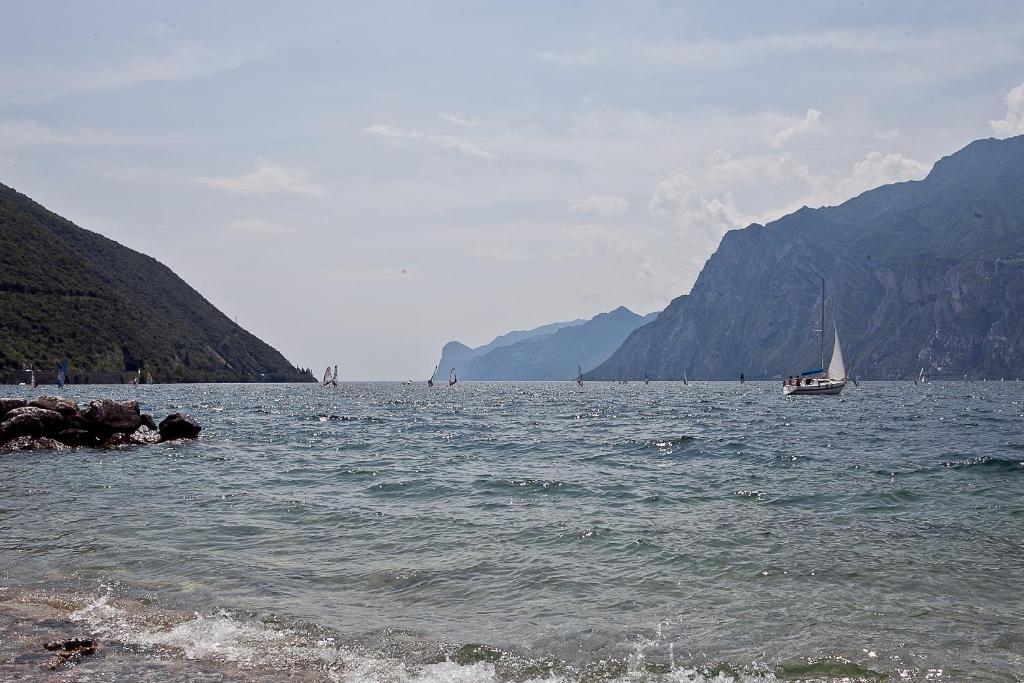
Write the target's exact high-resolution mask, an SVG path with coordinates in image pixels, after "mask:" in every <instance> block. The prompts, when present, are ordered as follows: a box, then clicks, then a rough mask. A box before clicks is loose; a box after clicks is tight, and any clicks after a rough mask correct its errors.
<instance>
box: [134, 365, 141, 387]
mask: <svg viewBox="0 0 1024 683" xmlns="http://www.w3.org/2000/svg"><path fill="white" fill-rule="evenodd" d="M141 380H142V368H139V371H138V372H137V373H135V377H134V378H133V379H132V385H133V386H138V385H139V382H140V381H141Z"/></svg>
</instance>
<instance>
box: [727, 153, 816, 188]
mask: <svg viewBox="0 0 1024 683" xmlns="http://www.w3.org/2000/svg"><path fill="white" fill-rule="evenodd" d="M707 166H708V177H709V179H710V180H712V181H714V182H716V183H719V184H723V185H728V186H736V185H739V184H742V183H748V182H752V181H753V182H757V183H759V184H762V185H763V184H765V183H768V184H772V185H775V184H778V183H781V182H789V181H792V180H798V181H801V182H803V183H805V184H809V185H813V184H814V182H815V178H814V175H813V174H812V173H811V171H810V169H808V168H807V166H805V165H804V164H802V163H800V162H798V161H796V160H795V159H794V158H793V156H792V155H791V154H790V153H789V152H785V153H783V154H775V155H773V154H769V155H764V156H746V157H733V156H732V155H731V154H729V153H728V152H724V151H722V150H716V151H715V152H713V153H712V154H711V155H710V156H708V159H707Z"/></svg>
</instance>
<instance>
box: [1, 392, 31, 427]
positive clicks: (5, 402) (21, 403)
mask: <svg viewBox="0 0 1024 683" xmlns="http://www.w3.org/2000/svg"><path fill="white" fill-rule="evenodd" d="M27 405H28V404H27V403H25V399H22V398H0V422H3V421H4V420H6V419H7V418H6V417H5V416H6V415H7V413H8V412H10V411H12V410H14V409H15V408H24V407H25V406H27Z"/></svg>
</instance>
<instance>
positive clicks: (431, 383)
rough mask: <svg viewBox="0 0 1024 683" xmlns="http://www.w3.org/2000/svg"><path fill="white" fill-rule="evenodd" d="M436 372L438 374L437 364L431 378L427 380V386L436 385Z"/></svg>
mask: <svg viewBox="0 0 1024 683" xmlns="http://www.w3.org/2000/svg"><path fill="white" fill-rule="evenodd" d="M436 374H437V366H436V365H435V366H434V371H433V372H432V373H430V379H428V380H427V386H428V387H432V386H434V376H435V375H436Z"/></svg>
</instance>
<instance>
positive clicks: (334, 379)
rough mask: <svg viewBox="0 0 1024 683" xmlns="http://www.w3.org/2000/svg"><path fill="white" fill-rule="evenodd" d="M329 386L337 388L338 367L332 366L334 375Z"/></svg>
mask: <svg viewBox="0 0 1024 683" xmlns="http://www.w3.org/2000/svg"><path fill="white" fill-rule="evenodd" d="M331 385H332V386H335V387H336V386H338V366H337V365H335V366H334V374H333V375H332V376H331Z"/></svg>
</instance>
